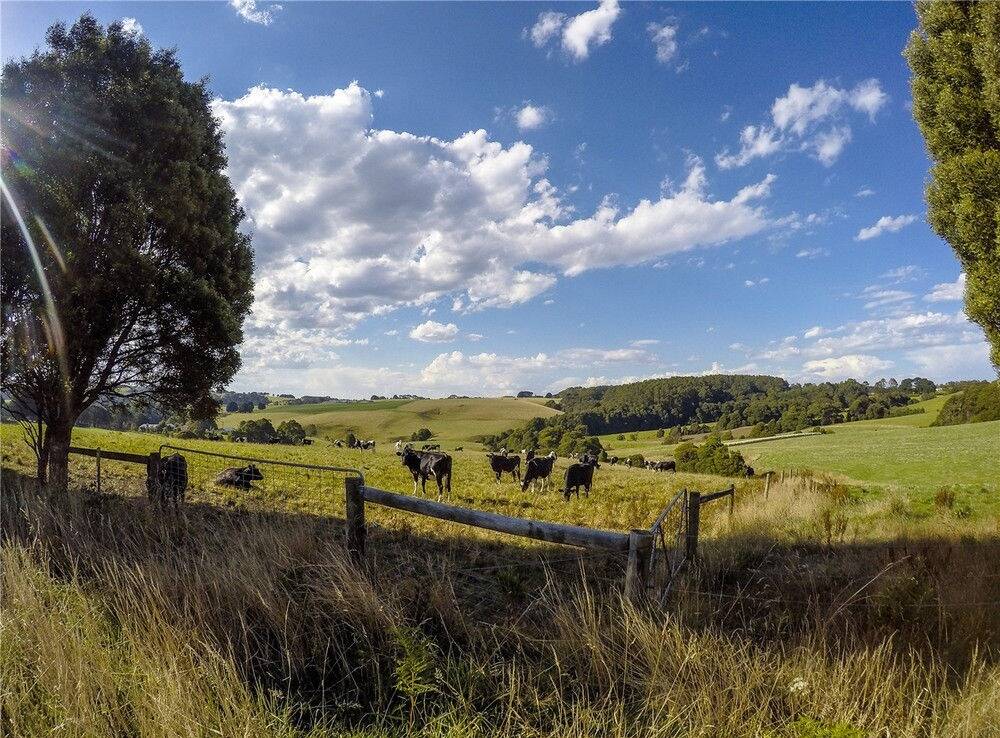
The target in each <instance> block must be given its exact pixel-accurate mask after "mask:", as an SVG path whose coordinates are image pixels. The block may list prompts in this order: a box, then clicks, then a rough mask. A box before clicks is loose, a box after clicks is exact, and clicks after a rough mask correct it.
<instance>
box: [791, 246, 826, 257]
mask: <svg viewBox="0 0 1000 738" xmlns="http://www.w3.org/2000/svg"><path fill="white" fill-rule="evenodd" d="M829 255H830V250H829V249H820V248H815V249H801V250H799V252H798V253H796V254H795V258H796V259H816V258H819V257H820V256H829Z"/></svg>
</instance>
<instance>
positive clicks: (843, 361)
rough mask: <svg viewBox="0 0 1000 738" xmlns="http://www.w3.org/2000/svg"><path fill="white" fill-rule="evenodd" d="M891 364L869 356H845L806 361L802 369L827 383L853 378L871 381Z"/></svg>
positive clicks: (891, 364) (891, 363)
mask: <svg viewBox="0 0 1000 738" xmlns="http://www.w3.org/2000/svg"><path fill="white" fill-rule="evenodd" d="M892 366H893V362H891V361H888V360H886V359H880V358H879V357H877V356H872V355H870V354H846V355H844V356H837V357H832V358H829V359H816V360H814V361H807V362H806V363H805V364H803V366H802V369H803V371H805V373H806V374H812V375H815V376H816V377H819V378H820V379H823V380H825V381H828V382H832V381H839V380H843V379H848V378H853V379H858V380H864V379H871V378H872V377H874V376H875V374H876V373H877V372H880V371H883V370H885V369H889V368H891V367H892Z"/></svg>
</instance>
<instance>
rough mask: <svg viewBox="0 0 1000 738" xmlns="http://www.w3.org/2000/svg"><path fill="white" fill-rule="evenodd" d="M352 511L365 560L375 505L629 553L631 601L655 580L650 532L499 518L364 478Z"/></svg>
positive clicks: (353, 550) (356, 543)
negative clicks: (369, 513) (369, 512)
mask: <svg viewBox="0 0 1000 738" xmlns="http://www.w3.org/2000/svg"><path fill="white" fill-rule="evenodd" d="M344 484H345V490H346V503H347V504H346V510H347V550H348V551H349V552H350V554H351V556H353V557H354V558H355V560H358V561H360V560H361V559H362V558H363V557H364V553H365V538H366V531H365V503H366V502H370V503H373V504H376V505H382V506H383V507H391V508H393V509H395V510H405V511H406V512H411V513H416V514H417V515H426V516H428V517H431V518H437V519H438V520H447V521H450V522H452V523H461V524H462V525H471V526H473V527H476V528H484V529H486V530H493V531H497V532H498V533H507V534H509V535H514V536H520V537H522V538H532V539H534V540H537V541H545V542H547V543H558V544H562V545H565V546H578V547H581V548H589V549H601V550H604V551H614V552H620V553H625V552H628V561H627V565H626V569H625V589H626V591H627V592H628V593H629V595H630V596H632V597H635V598H637V599H638V598H640V597H642V596H644V594H645V591H646V584H647V581H648V578H649V560H650V556H651V555H652V552H653V534H652V533H651V532H650V531H648V530H633V531H631V532H629V533H623V532H618V531H610V530H598V529H596V528H586V527H583V526H579V525H567V524H565V523H550V522H548V521H545V520H531V519H528V518H515V517H510V516H507V515H500V514H498V513H492V512H486V511H484V510H474V509H472V508H468V507H459V506H457V505H449V504H447V503H444V502H436V501H434V500H427V499H423V498H420V497H413V496H412V495H404V494H399V493H397V492H386V491H385V490H381V489H377V488H375V487H368V486H366V485H365V484H364V482H363V481H362V480H361V479H352V478H348V479H345V480H344Z"/></svg>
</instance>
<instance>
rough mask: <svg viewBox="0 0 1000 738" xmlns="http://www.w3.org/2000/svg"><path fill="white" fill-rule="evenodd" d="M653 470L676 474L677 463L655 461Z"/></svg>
mask: <svg viewBox="0 0 1000 738" xmlns="http://www.w3.org/2000/svg"><path fill="white" fill-rule="evenodd" d="M653 469H654V470H655V471H661V472H668V471H672V472H673V473H674V474H676V473H677V462H676V461H657V462H656V463H655V464H653Z"/></svg>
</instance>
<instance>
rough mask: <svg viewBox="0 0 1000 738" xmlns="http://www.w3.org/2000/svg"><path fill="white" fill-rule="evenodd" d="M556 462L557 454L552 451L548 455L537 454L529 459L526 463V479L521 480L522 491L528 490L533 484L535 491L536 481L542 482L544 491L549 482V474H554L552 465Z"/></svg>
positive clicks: (532, 488) (532, 487)
mask: <svg viewBox="0 0 1000 738" xmlns="http://www.w3.org/2000/svg"><path fill="white" fill-rule="evenodd" d="M555 463H556V454H555V452H554V451H553V452H551V453H550V454H549V455H548V456H535V457H533V458H530V459H528V461H527V463H526V464H525V465H524V481H523V482H521V491H522V492H523V491H526V490H527V489H528V486H529V485H531V491H532V492H534V491H535V482H536V481H538V482H541V487H542V492H545V488H546V487H547V486H548V484H549V476H550V475H551V474H552V467H553V465H554V464H555Z"/></svg>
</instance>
